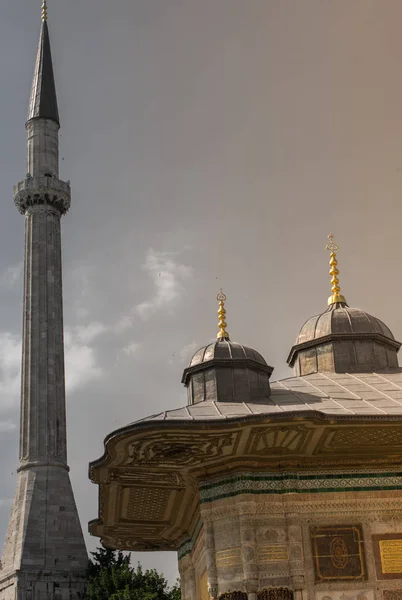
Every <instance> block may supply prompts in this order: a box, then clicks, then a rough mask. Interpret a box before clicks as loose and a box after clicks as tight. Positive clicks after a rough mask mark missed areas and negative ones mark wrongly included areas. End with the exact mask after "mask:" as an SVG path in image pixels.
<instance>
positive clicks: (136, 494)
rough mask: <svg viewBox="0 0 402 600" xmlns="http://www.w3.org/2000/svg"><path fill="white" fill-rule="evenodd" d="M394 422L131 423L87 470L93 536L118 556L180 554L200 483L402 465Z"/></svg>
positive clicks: (301, 416)
mask: <svg viewBox="0 0 402 600" xmlns="http://www.w3.org/2000/svg"><path fill="white" fill-rule="evenodd" d="M401 421H402V417H397V416H395V417H392V416H388V415H384V416H370V415H364V416H357V415H351V416H343V415H342V416H339V417H333V416H330V415H324V414H323V413H320V412H315V411H305V412H299V413H295V412H292V413H288V414H286V413H281V414H280V415H269V417H267V415H264V414H262V415H259V416H257V415H250V417H244V418H237V419H225V420H223V419H222V420H219V421H217V420H216V421H214V420H208V421H197V420H193V421H184V420H175V421H171V420H165V421H155V420H154V421H148V422H147V421H140V422H138V423H134V424H132V425H129V426H128V427H125V428H122V429H119V430H117V431H115V432H113V433H111V434H110V435H109V436H108V437H107V438H106V440H105V453H104V455H103V456H102V457H101V458H100V459H98V460H97V461H94V462H93V463H91V464H90V468H89V475H90V479H91V480H92V481H93V482H94V483H96V484H98V485H99V518H98V519H96V520H94V521H92V522H91V523H90V524H89V529H90V532H91V533H92V534H93V535H96V536H98V537H100V538H101V540H102V542H103V544H104V545H105V546H111V547H114V548H120V549H122V550H135V551H144V550H177V549H178V547H179V546H180V544H181V543H182V542H183V541H184V540H185V539H187V538H188V537H189V536H191V534H192V530H193V528H194V523H195V522H196V520H197V514H198V511H199V503H200V502H199V492H198V482H199V481H202V480H205V479H208V478H211V477H213V478H215V477H219V476H220V475H225V476H227V475H228V474H229V473H234V472H236V471H241V470H247V471H256V472H257V471H263V470H268V471H281V472H284V471H294V470H297V471H300V470H309V471H311V470H312V469H320V470H322V469H326V468H329V469H332V470H333V469H342V468H343V469H344V468H362V467H364V468H366V469H367V468H370V467H376V468H382V467H391V466H400V464H401V460H402V427H401Z"/></svg>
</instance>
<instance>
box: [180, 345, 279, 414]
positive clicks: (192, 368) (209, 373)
mask: <svg viewBox="0 0 402 600" xmlns="http://www.w3.org/2000/svg"><path fill="white" fill-rule="evenodd" d="M272 371H273V368H272V367H270V366H269V365H267V363H266V361H265V359H264V358H263V357H262V356H261V354H260V353H259V352H257V351H256V350H253V349H252V348H248V347H247V346H242V345H241V344H236V342H232V341H231V340H230V339H229V336H225V337H221V338H219V339H218V340H217V341H216V342H213V343H212V344H208V345H207V346H203V347H202V348H200V349H199V350H198V351H197V352H196V353H195V354H194V356H193V358H192V359H191V361H190V365H189V366H188V367H187V369H185V370H184V373H183V378H182V383H184V385H185V386H186V388H187V391H188V403H189V404H198V403H199V402H204V401H213V402H232V403H236V402H259V401H266V400H267V398H269V396H270V393H271V391H270V385H269V378H270V376H271V373H272Z"/></svg>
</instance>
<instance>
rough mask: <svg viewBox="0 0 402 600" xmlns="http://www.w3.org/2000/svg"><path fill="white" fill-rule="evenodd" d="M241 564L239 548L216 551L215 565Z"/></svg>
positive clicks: (231, 565)
mask: <svg viewBox="0 0 402 600" xmlns="http://www.w3.org/2000/svg"><path fill="white" fill-rule="evenodd" d="M237 565H241V549H240V548H229V549H228V550H220V551H219V552H217V553H216V566H217V567H234V566H237Z"/></svg>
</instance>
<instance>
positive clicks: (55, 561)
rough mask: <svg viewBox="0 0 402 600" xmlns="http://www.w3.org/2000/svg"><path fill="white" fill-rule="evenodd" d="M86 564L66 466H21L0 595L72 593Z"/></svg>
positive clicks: (9, 599)
mask: <svg viewBox="0 0 402 600" xmlns="http://www.w3.org/2000/svg"><path fill="white" fill-rule="evenodd" d="M87 567H88V556H87V552H86V548H85V542H84V537H83V535H82V530H81V525H80V522H79V519H78V513H77V508H76V505H75V501H74V496H73V491H72V488H71V483H70V478H69V474H68V471H67V469H66V468H65V467H61V466H60V467H58V466H44V465H43V466H37V467H30V468H28V469H24V470H22V471H20V472H19V474H18V484H17V492H16V496H15V500H14V505H13V508H12V512H11V518H10V523H9V527H8V531H7V537H6V543H5V547H4V552H3V556H2V570H1V571H0V600H19V599H20V598H21V600H22V599H24V600H27V599H28V598H30V597H31V598H32V600H39V599H40V598H43V599H45V598H46V599H48V598H52V599H53V598H60V600H64V598H66V599H67V598H68V599H69V600H70V599H73V598H77V597H78V596H77V592H78V591H80V590H82V589H83V586H84V584H85V574H86V569H87ZM20 592H21V594H22V595H21V594H20ZM28 592H30V594H31V595H29V594H28ZM48 593H49V594H50V595H46V594H48ZM38 594H39V595H38Z"/></svg>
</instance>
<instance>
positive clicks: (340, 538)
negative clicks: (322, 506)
mask: <svg viewBox="0 0 402 600" xmlns="http://www.w3.org/2000/svg"><path fill="white" fill-rule="evenodd" d="M311 543H312V551H313V560H314V570H315V578H316V581H317V582H319V581H356V580H364V579H366V578H367V574H366V566H365V560H364V554H363V552H364V546H363V532H362V527H361V525H345V526H333V527H312V528H311Z"/></svg>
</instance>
